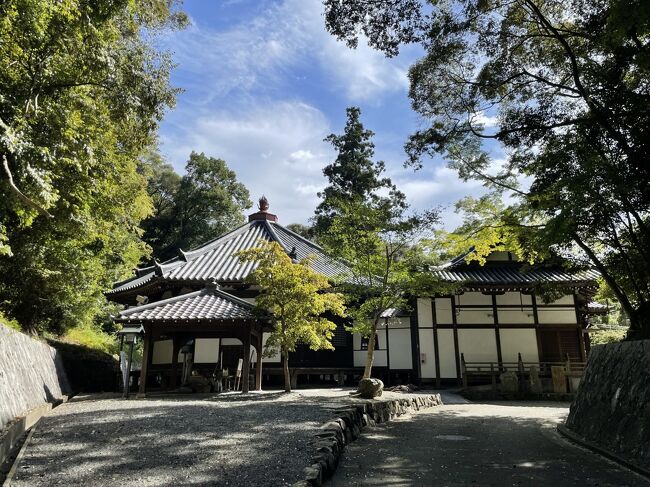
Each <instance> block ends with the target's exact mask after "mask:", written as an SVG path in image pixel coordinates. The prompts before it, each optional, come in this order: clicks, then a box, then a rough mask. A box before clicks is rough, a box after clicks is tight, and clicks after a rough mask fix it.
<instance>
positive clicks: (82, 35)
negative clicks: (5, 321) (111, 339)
mask: <svg viewBox="0 0 650 487" xmlns="http://www.w3.org/2000/svg"><path fill="white" fill-rule="evenodd" d="M174 8H175V7H174V5H173V2H168V1H166V0H160V1H158V0H154V1H153V2H147V3H146V4H142V3H139V2H113V1H104V0H97V1H92V2H91V1H87V2H71V1H54V0H43V1H34V0H8V1H5V2H2V3H1V4H0V65H2V67H3V68H2V70H0V163H1V165H2V169H1V170H0V191H1V192H2V194H3V198H1V199H0V253H2V254H4V255H3V256H1V257H0V269H1V272H0V308H2V311H4V312H6V313H7V315H8V316H10V317H12V318H15V319H17V320H18V321H19V322H20V323H21V324H22V325H23V327H25V328H26V329H27V330H29V331H31V332H37V331H52V332H57V333H59V332H63V331H64V330H66V329H68V328H70V327H72V326H75V325H80V326H81V325H84V324H90V323H92V322H93V318H94V317H95V315H96V314H97V313H98V312H99V311H100V310H101V308H102V306H103V303H104V302H105V300H104V298H103V296H102V291H103V290H104V289H106V288H107V287H109V285H110V283H111V282H112V281H115V280H117V279H119V278H121V277H123V276H124V275H125V273H127V272H128V271H129V270H130V269H131V268H132V267H133V266H134V265H135V264H136V263H137V262H138V261H139V260H140V258H141V256H142V255H144V254H146V251H147V249H146V245H145V244H144V243H143V242H142V241H141V240H140V234H141V230H140V229H139V224H140V221H141V220H142V219H143V218H144V217H146V216H147V215H148V214H149V212H150V211H151V203H150V199H149V197H148V195H147V193H146V191H145V190H144V188H145V186H146V181H145V179H144V178H143V176H142V174H141V173H140V172H139V170H138V169H139V161H138V157H139V156H140V154H141V152H142V151H143V150H144V148H145V147H147V146H148V145H149V144H150V143H151V142H152V140H153V138H154V136H155V132H156V129H157V124H158V122H159V120H160V119H161V118H162V115H163V113H164V111H165V110H166V109H167V108H168V107H170V106H172V105H173V104H174V98H175V90H174V89H172V88H171V87H170V86H169V82H168V78H169V71H170V68H171V63H170V61H169V56H168V55H167V54H165V53H161V52H159V51H157V50H156V49H155V48H154V47H153V42H154V39H155V35H156V34H157V33H158V32H160V31H161V30H163V29H168V28H175V27H179V26H182V24H183V23H184V19H185V17H184V16H183V14H181V13H179V12H176V11H175V10H174Z"/></svg>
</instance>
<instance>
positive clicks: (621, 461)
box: [557, 424, 650, 479]
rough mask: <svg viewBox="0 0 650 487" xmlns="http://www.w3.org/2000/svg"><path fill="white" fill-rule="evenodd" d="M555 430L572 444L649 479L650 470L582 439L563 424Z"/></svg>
mask: <svg viewBox="0 0 650 487" xmlns="http://www.w3.org/2000/svg"><path fill="white" fill-rule="evenodd" d="M557 430H558V432H559V433H560V434H561V435H562V436H564V437H565V438H566V439H568V440H570V441H572V442H573V443H576V444H578V445H580V446H582V447H584V448H588V449H589V450H591V451H594V452H596V453H598V454H600V455H602V456H604V457H606V458H609V459H610V460H613V461H614V462H616V463H618V464H620V465H622V466H624V467H625V468H628V469H629V470H632V471H633V472H636V473H638V474H639V475H642V476H644V477H647V478H649V479H650V470H648V469H647V468H644V467H642V466H641V465H637V464H636V463H633V462H631V461H629V460H627V459H625V458H623V457H622V456H620V455H618V454H616V453H614V452H611V451H609V450H607V449H605V448H603V447H602V446H600V445H597V444H596V443H594V442H593V441H589V440H587V439H586V438H583V437H582V436H581V435H579V434H578V433H576V432H574V431H571V430H570V429H569V428H567V427H566V426H565V425H563V424H558V425H557Z"/></svg>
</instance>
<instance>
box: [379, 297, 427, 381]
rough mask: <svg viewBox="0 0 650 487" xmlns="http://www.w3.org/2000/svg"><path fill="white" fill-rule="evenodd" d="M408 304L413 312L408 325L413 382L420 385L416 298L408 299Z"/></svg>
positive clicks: (420, 372)
mask: <svg viewBox="0 0 650 487" xmlns="http://www.w3.org/2000/svg"><path fill="white" fill-rule="evenodd" d="M408 304H409V307H410V308H411V309H412V310H413V312H412V313H411V316H410V317H409V325H410V328H411V361H412V362H413V373H414V375H415V377H414V380H413V382H415V383H416V384H420V382H421V381H422V370H421V367H422V366H421V364H420V329H419V327H420V324H419V320H418V301H417V298H410V299H409V303H408ZM387 353H388V352H387Z"/></svg>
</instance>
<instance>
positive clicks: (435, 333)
mask: <svg viewBox="0 0 650 487" xmlns="http://www.w3.org/2000/svg"><path fill="white" fill-rule="evenodd" d="M431 318H432V320H433V355H434V357H433V360H434V361H435V365H436V387H440V348H439V346H438V316H437V315H436V302H435V299H431Z"/></svg>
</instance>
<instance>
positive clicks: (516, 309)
mask: <svg viewBox="0 0 650 487" xmlns="http://www.w3.org/2000/svg"><path fill="white" fill-rule="evenodd" d="M268 209H269V206H268V202H267V201H266V199H265V198H262V199H260V205H259V211H257V212H256V213H253V214H251V215H250V216H249V217H248V222H247V223H245V224H244V225H242V226H240V227H239V228H237V229H235V230H233V231H231V232H229V233H227V234H225V235H223V236H221V237H219V238H217V239H215V240H212V241H209V242H206V243H205V244H203V245H201V246H200V247H198V248H196V249H193V250H189V251H183V250H179V252H178V256H177V257H175V258H173V259H170V260H168V261H166V262H163V263H158V262H155V263H154V265H152V266H149V267H143V268H139V269H136V271H135V276H133V277H132V278H130V279H127V280H125V281H121V282H118V283H115V285H114V286H113V289H111V290H110V291H108V292H107V293H106V296H107V297H108V298H109V299H110V300H111V301H114V302H116V303H120V304H123V305H125V306H126V309H124V310H123V311H122V312H120V314H119V315H118V316H117V317H116V318H115V319H116V321H118V322H120V323H123V324H129V325H142V326H143V328H144V350H143V363H142V367H141V379H140V385H139V390H140V392H141V393H144V392H145V391H146V390H153V389H158V390H161V389H162V390H165V389H175V388H177V387H178V386H179V385H181V383H184V382H185V381H186V380H187V378H188V377H189V376H190V375H191V374H195V375H199V376H204V377H208V376H214V375H215V371H217V370H218V371H220V372H219V374H221V371H223V370H224V369H225V370H227V371H228V372H227V374H229V375H232V378H233V379H235V381H236V374H235V372H236V371H237V370H243V371H244V372H243V373H242V374H241V375H243V377H244V379H243V380H242V379H241V378H240V386H239V388H240V389H241V390H242V391H244V392H246V391H248V390H249V387H253V388H256V389H260V388H261V387H262V385H264V384H271V383H279V382H280V379H281V377H280V375H281V364H280V357H279V356H274V357H266V356H264V357H262V350H263V347H264V343H265V340H266V337H268V333H269V332H270V330H271V328H270V327H271V324H270V321H269V320H268V317H265V316H262V315H260V314H259V313H257V312H256V311H255V307H254V302H255V296H256V295H257V294H258V290H257V289H256V288H255V286H252V285H250V284H249V283H247V282H246V281H245V279H246V277H247V276H248V275H249V274H250V273H251V272H252V271H253V270H254V269H255V264H254V263H242V262H240V261H239V259H238V258H237V257H235V256H234V254H235V253H236V252H238V251H239V250H242V249H247V248H251V247H253V246H256V245H259V242H260V241H264V240H266V241H275V242H278V243H279V244H280V245H281V246H282V247H283V248H284V249H285V251H286V252H287V254H289V255H290V256H291V257H293V258H294V259H298V260H300V259H302V258H304V257H306V256H308V255H312V256H314V257H315V258H314V259H313V261H312V264H311V265H312V267H313V269H314V270H316V271H317V272H320V273H322V274H324V275H326V276H328V277H330V278H334V277H336V276H339V275H341V274H342V273H344V272H345V266H344V265H343V264H342V263H340V262H337V261H336V260H333V259H332V258H330V257H328V256H327V255H326V254H325V252H324V251H323V249H321V248H320V247H319V246H318V245H316V244H315V243H313V242H310V241H309V240H307V239H305V238H304V237H302V236H300V235H298V234H296V233H294V232H292V231H290V230H289V229H287V228H285V227H283V226H282V225H280V224H279V223H278V218H277V216H276V215H273V214H272V213H270V212H269V211H268ZM432 272H434V273H436V274H437V275H438V277H439V278H441V279H442V280H444V281H446V282H450V283H455V284H457V291H456V292H455V294H454V295H450V296H439V297H435V298H433V299H431V298H418V297H411V299H410V302H411V305H410V306H409V309H408V310H395V309H392V310H386V311H385V312H384V313H383V315H382V317H383V323H382V326H381V327H380V330H379V331H378V333H377V347H376V352H375V361H374V373H373V375H375V376H378V377H383V378H384V379H385V380H387V381H400V382H413V383H420V382H424V383H427V382H431V383H436V384H438V385H439V384H445V383H457V382H458V381H460V379H461V370H462V368H461V365H462V362H463V361H466V362H482V363H483V362H486V363H487V362H493V363H495V364H501V363H508V362H516V361H518V360H520V361H521V360H523V361H525V362H529V363H533V362H561V361H564V360H567V358H568V359H569V360H573V361H577V362H581V361H584V360H585V359H586V354H587V351H588V338H587V337H586V329H587V327H588V304H589V302H590V297H591V296H592V295H593V294H594V293H595V290H596V287H597V283H596V279H597V278H598V274H597V273H596V272H595V271H591V270H587V271H581V272H568V271H566V270H564V269H562V268H560V267H551V266H547V267H535V268H534V269H527V268H526V267H525V266H524V265H523V264H521V263H519V262H516V261H515V260H514V259H513V256H512V254H509V253H507V252H494V253H493V254H492V255H490V256H489V257H488V260H487V262H486V264H485V265H483V266H479V265H478V264H475V263H469V264H468V263H466V261H465V259H464V258H462V257H461V258H458V259H456V260H454V261H453V262H450V263H449V264H447V265H446V266H443V267H440V268H437V269H435V270H433V271H432ZM547 285H552V286H553V289H554V290H555V291H556V294H557V291H558V290H560V291H561V293H560V295H559V296H556V299H554V300H553V301H552V302H549V303H545V302H543V300H542V299H540V296H538V290H539V289H540V288H542V287H543V286H547ZM345 324H346V323H345V320H343V319H340V320H339V321H338V322H337V325H338V326H337V329H336V331H335V335H334V338H333V340H332V343H333V345H334V347H335V350H333V351H311V350H309V349H307V347H299V348H298V350H296V352H294V353H292V354H291V355H290V358H289V366H290V368H291V370H292V380H294V385H296V383H299V382H300V383H307V382H310V381H324V380H331V381H336V382H338V383H343V382H349V383H353V382H354V381H355V379H356V378H358V377H359V376H360V375H361V373H362V369H363V365H364V363H365V356H366V347H367V340H365V339H364V338H363V337H361V336H358V335H354V336H353V335H352V334H350V333H349V332H347V331H346V330H345ZM246 371H248V374H246ZM247 377H248V378H249V380H246V378H247ZM221 379H223V378H222V377H220V380H221Z"/></svg>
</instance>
